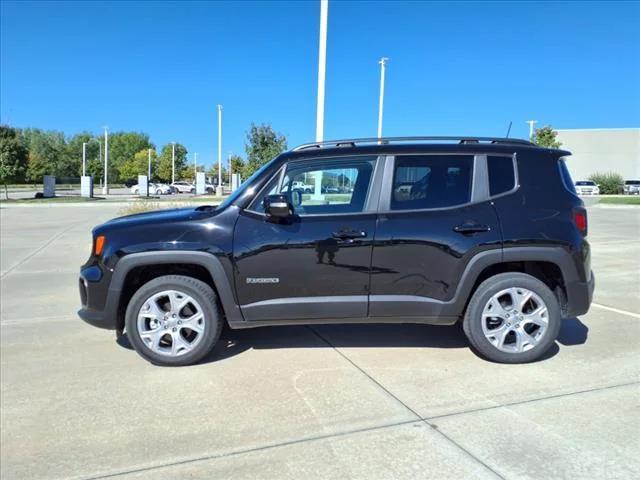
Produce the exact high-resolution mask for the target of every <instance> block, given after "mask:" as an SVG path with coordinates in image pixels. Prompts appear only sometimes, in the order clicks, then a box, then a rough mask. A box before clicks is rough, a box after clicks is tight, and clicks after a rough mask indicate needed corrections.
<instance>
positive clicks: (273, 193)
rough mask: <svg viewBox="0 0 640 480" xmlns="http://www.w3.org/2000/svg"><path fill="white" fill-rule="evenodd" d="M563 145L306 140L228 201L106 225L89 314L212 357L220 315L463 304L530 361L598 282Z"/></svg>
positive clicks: (469, 331)
mask: <svg viewBox="0 0 640 480" xmlns="http://www.w3.org/2000/svg"><path fill="white" fill-rule="evenodd" d="M566 155H569V153H568V152H565V151H561V150H549V149H544V148H539V147H537V146H535V145H533V144H531V143H529V142H527V141H524V140H515V139H495V138H452V137H420V138H389V139H363V140H343V141H334V142H324V143H315V144H309V145H304V146H301V147H298V148H295V149H293V150H292V151H289V152H286V153H283V154H282V155H279V156H278V157H277V158H275V159H274V160H272V161H271V162H269V163H268V164H267V165H265V166H263V167H262V168H261V169H260V170H258V171H257V172H256V173H255V174H254V175H252V176H251V178H249V179H248V180H247V181H246V182H245V183H244V184H243V185H242V186H241V187H240V189H238V190H236V191H235V192H234V193H233V194H232V195H231V196H230V197H228V198H227V199H226V200H225V201H224V202H223V203H222V204H221V205H220V206H218V207H217V208H216V207H211V206H200V207H197V208H182V209H176V210H166V211H159V212H152V213H142V214H138V215H130V216H127V217H122V218H116V219H114V220H111V221H109V222H107V223H105V224H103V225H100V226H98V227H96V228H95V229H94V230H93V239H94V243H93V252H92V254H91V257H90V258H89V260H88V261H87V263H86V264H85V265H84V266H83V267H82V270H81V273H80V298H81V301H82V308H81V309H80V311H79V315H80V317H81V318H82V319H84V320H85V321H87V322H89V323H90V324H92V325H95V326H98V327H102V328H108V329H115V330H116V331H118V332H119V333H122V332H123V331H126V333H127V335H128V338H129V340H130V342H131V343H132V344H133V346H134V347H135V349H136V350H137V351H138V353H139V354H140V355H142V356H143V357H144V358H146V359H148V360H150V361H151V362H153V363H156V364H162V365H186V364H191V363H194V362H197V361H198V360H200V359H202V358H203V357H204V356H205V355H206V354H207V353H208V352H209V351H210V350H211V349H212V348H213V346H214V345H215V343H216V341H217V340H218V337H219V336H220V332H221V330H222V327H223V323H224V322H227V323H228V324H229V326H230V327H231V328H250V327H259V326H265V325H292V324H293V325H301V324H314V323H424V324H446V325H450V324H455V323H456V322H458V321H462V324H463V327H464V331H465V333H466V335H467V337H468V339H469V342H470V343H471V345H472V346H473V347H475V350H476V351H477V352H479V353H480V354H481V355H483V356H484V357H486V358H488V359H491V360H494V361H498V362H506V363H520V362H529V361H532V360H535V359H537V358H539V357H540V356H541V355H543V354H544V353H545V352H546V351H547V350H548V349H549V347H550V346H551V345H552V344H553V343H554V341H555V339H556V337H557V335H558V331H559V329H560V322H561V320H562V318H567V317H573V316H576V315H581V314H584V313H585V312H587V310H588V309H589V304H590V303H591V297H592V294H593V288H594V277H593V274H592V273H591V268H590V254H589V243H588V242H587V240H586V239H585V236H586V235H587V216H586V212H585V209H584V206H583V203H582V201H581V200H580V199H579V198H578V197H577V196H576V194H575V191H574V189H573V182H572V181H571V178H570V176H569V173H568V171H567V168H566V166H565V164H564V161H563V159H562V157H563V156H566ZM299 185H306V186H308V187H309V188H307V189H305V190H301V189H299V188H297V186H299ZM310 190H311V191H310Z"/></svg>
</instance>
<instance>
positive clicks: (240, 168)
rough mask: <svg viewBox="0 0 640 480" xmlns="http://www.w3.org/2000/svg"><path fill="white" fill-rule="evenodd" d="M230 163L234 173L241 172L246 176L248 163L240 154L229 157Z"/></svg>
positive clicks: (241, 174) (242, 175)
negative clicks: (246, 163)
mask: <svg viewBox="0 0 640 480" xmlns="http://www.w3.org/2000/svg"><path fill="white" fill-rule="evenodd" d="M229 164H230V165H231V173H232V174H234V173H239V174H240V176H241V177H242V178H244V172H245V169H246V165H245V163H244V160H243V159H242V157H241V156H240V155H231V158H229Z"/></svg>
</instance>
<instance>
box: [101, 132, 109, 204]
mask: <svg viewBox="0 0 640 480" xmlns="http://www.w3.org/2000/svg"><path fill="white" fill-rule="evenodd" d="M108 176H109V127H106V126H105V127H104V184H103V185H102V194H103V195H107V194H108V193H109V179H108Z"/></svg>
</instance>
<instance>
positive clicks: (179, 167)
mask: <svg viewBox="0 0 640 480" xmlns="http://www.w3.org/2000/svg"><path fill="white" fill-rule="evenodd" d="M171 149H172V144H170V143H168V144H167V145H165V146H164V147H162V151H161V152H160V156H159V158H158V168H157V174H156V175H154V176H156V177H157V178H158V179H159V180H162V181H163V182H171V180H172V178H171V173H172V170H171V155H172V150H171ZM186 167H187V149H186V148H185V147H184V145H181V144H179V143H176V162H175V168H176V180H179V179H180V178H182V175H183V172H184V173H185V174H187V173H188V172H187V171H185V169H186ZM192 176H193V174H192Z"/></svg>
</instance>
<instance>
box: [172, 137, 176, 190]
mask: <svg viewBox="0 0 640 480" xmlns="http://www.w3.org/2000/svg"><path fill="white" fill-rule="evenodd" d="M175 182H176V142H171V183H175Z"/></svg>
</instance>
